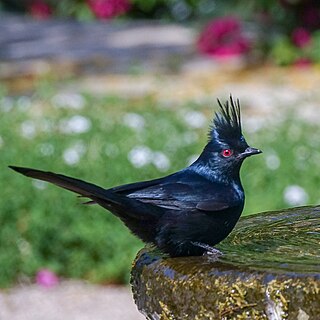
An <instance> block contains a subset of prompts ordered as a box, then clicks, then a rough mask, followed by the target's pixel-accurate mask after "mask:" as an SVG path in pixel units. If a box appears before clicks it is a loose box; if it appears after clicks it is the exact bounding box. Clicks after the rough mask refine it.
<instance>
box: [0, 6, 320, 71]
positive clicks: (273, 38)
mask: <svg viewBox="0 0 320 320" xmlns="http://www.w3.org/2000/svg"><path fill="white" fill-rule="evenodd" d="M0 10H9V11H16V12H26V13H29V14H31V15H32V16H34V17H36V18H42V19H45V18H49V17H51V16H57V17H65V18H69V17H73V18H76V19H79V20H92V19H102V20H109V19H113V18H116V17H119V16H121V17H122V18H123V19H158V20H162V21H175V22H183V23H190V22H195V21H197V22H198V23H199V24H200V25H205V24H206V23H207V22H210V21H211V22H212V21H215V19H217V18H221V17H229V18H231V17H233V18H234V19H237V20H238V21H239V22H241V24H242V25H243V26H241V28H240V29H241V30H240V31H239V30H238V31H237V33H236V34H231V36H230V33H228V32H227V33H225V34H220V36H219V39H218V40H217V39H216V38H215V37H216V35H215V30H213V31H212V34H211V33H210V32H209V33H208V29H207V28H204V29H203V31H202V33H201V35H200V38H201V37H203V36H204V33H205V36H206V38H207V42H208V45H209V46H210V45H211V44H212V43H215V42H216V41H217V45H218V46H219V45H220V46H223V45H224V44H225V43H231V45H232V42H233V41H235V42H236V41H237V36H238V37H240V38H242V39H244V38H246V41H247V42H248V43H250V44H251V45H250V50H246V52H241V53H239V52H238V51H235V52H234V53H233V55H242V56H244V57H245V58H246V61H248V62H249V63H250V64H255V63H261V62H262V61H272V62H275V63H277V64H280V65H289V64H297V65H299V66H301V65H303V66H304V65H306V64H310V63H315V62H319V61H320V54H319V50H318V49H319V31H318V30H319V28H320V2H319V1H317V0H261V1H256V0H245V1H244V0H228V1H224V0H200V1H196V0H61V1H54V0H0ZM222 51H223V52H225V50H222ZM227 51H228V52H229V51H230V50H229V49H228V50H227ZM200 52H202V53H205V54H207V55H209V56H212V57H213V58H219V54H218V55H217V54H215V52H216V51H214V52H212V50H211V49H210V48H205V49H204V50H200ZM219 52H221V51H219Z"/></svg>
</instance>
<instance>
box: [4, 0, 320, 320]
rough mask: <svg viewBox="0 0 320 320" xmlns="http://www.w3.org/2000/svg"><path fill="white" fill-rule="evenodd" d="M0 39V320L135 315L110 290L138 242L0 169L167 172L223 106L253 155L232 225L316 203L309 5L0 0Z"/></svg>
mask: <svg viewBox="0 0 320 320" xmlns="http://www.w3.org/2000/svg"><path fill="white" fill-rule="evenodd" d="M0 30H1V32H0V81H1V82H0V154H1V157H0V164H1V168H2V170H0V188H1V192H2V196H1V199H0V222H1V232H0V243H1V245H0V261H1V264H0V287H1V288H3V289H2V290H1V291H0V295H1V297H2V298H4V297H6V299H0V306H1V307H0V318H1V319H15V317H16V319H43V318H46V319H65V314H64V312H66V310H69V309H70V310H71V311H70V310H69V311H68V312H71V313H70V314H72V312H74V311H75V310H78V311H79V312H80V310H81V312H82V316H83V317H82V318H81V317H79V315H78V314H73V316H71V318H73V319H80V318H81V319H89V318H90V319H92V318H94V319H106V318H108V319H109V318H110V319H111V318H112V319H116V317H117V316H118V317H119V319H120V318H122V319H124V318H126V319H139V318H140V317H139V315H138V313H137V312H136V310H134V308H135V307H134V305H133V303H132V302H131V297H130V293H129V289H127V288H125V289H123V288H122V287H119V286H118V285H123V284H128V282H129V276H130V267H131V263H132V261H133V259H134V257H135V254H136V253H137V251H138V250H139V249H140V248H141V247H142V243H141V242H140V241H139V240H137V239H136V238H135V237H133V236H132V235H131V234H130V233H129V232H128V231H127V229H126V228H125V227H124V226H123V225H122V224H121V222H119V221H118V220H117V219H116V218H115V217H113V216H112V215H111V214H108V213H107V212H106V211H104V210H103V209H101V208H99V207H97V206H82V205H81V199H80V200H79V199H77V197H75V196H74V195H72V194H70V193H68V192H66V191H63V190H61V189H58V188H55V187H53V186H51V185H47V184H45V183H42V182H39V181H32V180H28V179H26V178H23V177H22V176H19V175H17V174H15V173H13V172H11V171H9V169H7V165H10V164H11V165H20V166H30V167H35V168H39V169H44V170H50V171H55V172H59V173H64V174H67V175H70V176H74V177H79V178H81V179H84V180H87V181H91V182H94V183H96V184H98V185H101V186H104V187H111V186H114V185H119V184H124V183H130V182H134V181H137V180H149V179H153V178H156V177H159V176H163V175H167V174H170V173H172V172H174V171H176V170H179V169H181V168H182V167H185V166H187V165H188V164H190V163H191V162H192V161H193V160H194V159H195V158H196V157H197V155H198V154H199V153H200V152H201V150H202V148H203V146H204V145H205V143H206V140H207V130H208V126H209V125H210V121H211V119H212V116H213V114H214V111H215V110H216V109H217V103H216V99H217V98H219V99H221V100H226V99H227V98H228V97H229V95H230V94H232V95H233V97H235V98H239V99H240V101H241V104H242V113H243V115H242V117H243V127H244V134H245V136H246V139H247V141H248V142H249V144H251V145H252V146H255V147H258V148H260V149H262V150H263V151H264V153H263V154H262V155H260V156H259V157H254V158H252V159H250V160H248V161H247V162H246V163H245V164H244V166H243V168H242V181H243V185H244V188H245V191H246V197H247V201H246V206H245V210H244V215H247V214H254V213H257V212H261V211H267V210H278V209H281V208H288V207H292V206H299V205H311V204H318V203H319V202H320V193H319V187H318V186H319V183H320V176H319V170H320V139H319V135H320V128H319V120H320V109H319V106H320V93H319V85H320V71H319V62H320V31H319V30H320V3H319V1H316V0H314V1H312V0H261V1H254V0H241V1H240V0H229V1H223V0H200V1H194V0H148V1H147V0H60V1H51V0H24V1H22V0H2V1H0ZM71 279H73V282H72V281H71V282H70V280H71ZM66 280H68V281H66ZM79 281H80V282H79ZM59 283H60V285H59ZM93 284H99V286H96V285H93ZM101 285H104V286H101ZM106 285H107V286H106ZM5 288H7V289H6V290H5ZM8 288H9V289H8ZM110 288H111V289H110ZM109 289H110V290H109ZM39 290H40V291H39ZM41 290H44V291H41ZM122 290H123V291H122ZM50 295H52V296H50ZM39 297H40V298H39ZM44 297H55V298H54V299H48V300H50V302H47V304H46V303H43V301H44V300H43V299H46V298H44ZM93 297H95V298H93ZM97 297H100V298H97ZM106 297H108V298H106ZM109 298H110V299H111V300H104V299H109ZM99 299H100V300H99ZM52 300H54V301H56V303H57V304H59V308H55V306H54V302H52ZM93 300H94V301H95V302H96V303H100V304H98V305H95V304H94V302H93ZM6 301H7V302H6ZM8 301H9V302H8ZM32 301H33V304H32V303H31V302H32ZM34 301H41V303H40V304H39V303H38V304H34ZM115 301H116V302H118V304H117V303H116V302H115ZM50 303H53V304H50ZM64 304H68V305H69V306H70V305H73V306H74V308H71V307H69V309H64V308H63V305H64ZM130 304H132V305H130ZM102 305H104V307H102ZM27 306H31V307H30V308H32V307H33V309H32V310H31V309H30V308H29V309H28V312H27V311H26V308H28V307H27ZM84 306H86V307H84ZM125 306H127V308H128V309H126V308H125ZM90 307H91V308H94V310H96V313H95V314H94V316H93V313H92V312H93V311H92V310H91V309H90ZM45 308H51V309H50V310H51V311H50V315H49V313H45V312H46V310H47V309H45ZM112 308H113V309H114V308H115V309H116V310H113V309H112ZM130 308H131V309H130ZM84 309H85V310H84ZM111 309H112V310H111ZM34 310H36V311H34ZM52 310H55V311H54V312H53V311H52ZM110 310H111V311H110ZM129 310H131V311H129ZM19 312H20V313H19ZM32 312H35V313H32ZM59 312H60V313H59ZM86 312H87V313H86ZM105 312H109V313H105ZM110 312H115V313H110ZM117 312H118V313H117ZM119 312H120V315H119ZM121 312H125V315H126V316H125V317H123V314H121ZM130 312H132V314H131V313H130ZM44 314H45V315H46V316H45V317H44ZM70 314H69V315H70ZM86 314H88V317H87V318H85V315H86ZM51 316H52V318H50V317H51ZM59 317H60V318H59ZM140 319H141V318H140Z"/></svg>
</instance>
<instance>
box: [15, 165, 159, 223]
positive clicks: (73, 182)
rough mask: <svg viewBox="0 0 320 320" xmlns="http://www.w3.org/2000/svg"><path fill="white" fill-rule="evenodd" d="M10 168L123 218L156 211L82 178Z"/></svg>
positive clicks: (142, 216)
mask: <svg viewBox="0 0 320 320" xmlns="http://www.w3.org/2000/svg"><path fill="white" fill-rule="evenodd" d="M9 168H11V169H12V170H15V171H17V172H19V173H21V174H23V175H25V176H27V177H30V178H34V179H38V180H43V181H47V182H50V183H53V184H55V185H57V186H59V187H61V188H64V189H67V190H70V191H72V192H75V193H77V194H79V195H81V196H84V197H87V198H90V199H92V200H93V201H94V202H96V203H98V204H99V205H101V206H102V207H104V208H106V209H108V210H110V211H111V212H113V213H114V214H116V215H117V216H119V217H120V218H121V219H122V220H123V219H126V217H125V216H127V218H129V217H130V218H133V219H140V220H144V219H146V220H148V219H150V218H151V216H152V212H154V211H155V207H154V206H152V207H151V205H148V204H143V206H141V202H140V201H138V200H135V199H132V198H128V197H126V196H125V195H120V194H117V193H115V192H112V191H110V190H106V189H104V188H101V187H99V186H97V185H94V184H92V183H89V182H85V181H83V180H80V179H75V178H71V177H68V176H65V175H62V174H57V173H53V172H46V171H41V170H37V169H31V168H24V167H16V166H9Z"/></svg>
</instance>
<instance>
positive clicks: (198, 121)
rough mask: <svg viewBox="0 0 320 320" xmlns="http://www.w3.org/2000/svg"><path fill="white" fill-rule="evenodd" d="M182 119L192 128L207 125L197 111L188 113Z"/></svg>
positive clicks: (201, 114) (204, 118)
mask: <svg viewBox="0 0 320 320" xmlns="http://www.w3.org/2000/svg"><path fill="white" fill-rule="evenodd" d="M183 119H184V121H185V122H186V124H187V125H189V126H190V127H192V128H202V127H203V126H205V125H206V123H207V119H206V117H205V116H204V114H203V113H201V112H199V111H188V112H186V113H185V114H184V115H183Z"/></svg>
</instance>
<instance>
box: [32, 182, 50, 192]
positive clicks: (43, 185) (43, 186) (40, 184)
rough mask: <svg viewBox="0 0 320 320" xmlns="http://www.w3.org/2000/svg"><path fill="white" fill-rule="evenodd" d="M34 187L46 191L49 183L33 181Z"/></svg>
mask: <svg viewBox="0 0 320 320" xmlns="http://www.w3.org/2000/svg"><path fill="white" fill-rule="evenodd" d="M32 185H33V186H34V187H35V188H37V189H39V190H44V189H46V188H47V185H48V182H46V181H41V180H35V179H33V180H32Z"/></svg>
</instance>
